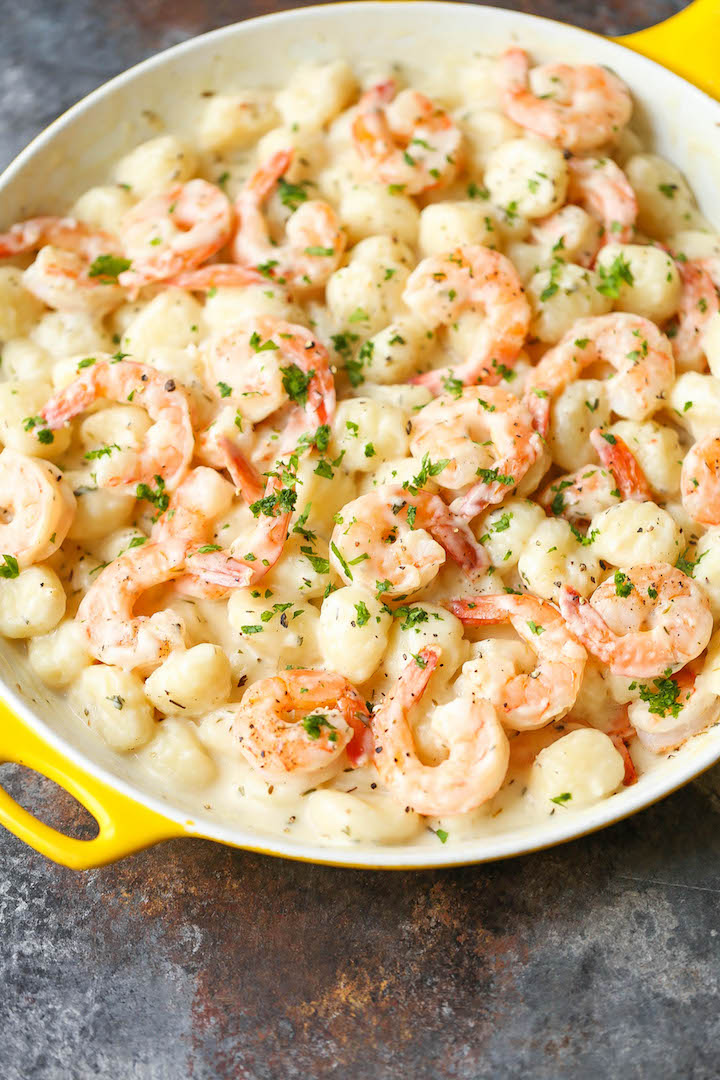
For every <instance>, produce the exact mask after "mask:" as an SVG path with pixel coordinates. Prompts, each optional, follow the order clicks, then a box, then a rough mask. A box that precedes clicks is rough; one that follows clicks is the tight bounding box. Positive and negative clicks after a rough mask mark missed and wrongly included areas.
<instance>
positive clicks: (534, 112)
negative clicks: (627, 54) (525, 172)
mask: <svg viewBox="0 0 720 1080" xmlns="http://www.w3.org/2000/svg"><path fill="white" fill-rule="evenodd" d="M535 71H536V73H537V76H538V78H541V79H542V81H543V84H545V83H547V84H548V86H549V87H551V89H550V92H549V93H548V94H545V95H543V96H542V97H536V95H535V94H534V93H533V92H532V90H531V89H530V87H529V74H530V59H529V57H528V54H527V53H526V52H525V50H524V49H518V48H511V49H508V50H507V51H506V52H505V53H503V55H502V56H501V57H500V61H499V76H500V84H501V95H502V98H501V99H502V106H503V109H504V111H505V113H506V114H507V116H509V117H510V119H511V120H513V121H514V122H515V123H516V124H519V125H520V127H524V128H527V129H528V130H529V131H532V132H534V133H535V134H536V135H541V136H543V138H546V139H550V140H551V141H552V142H555V143H557V144H558V145H559V146H563V147H565V148H566V149H568V150H573V151H585V150H592V149H594V148H595V147H596V146H601V145H602V144H603V143H606V142H610V141H612V140H614V139H615V138H616V136H617V135H618V133H619V132H620V130H621V129H622V128H624V127H625V125H626V124H627V122H628V120H629V119H630V115H631V113H632V98H631V97H630V92H629V90H628V88H627V87H626V86H625V84H624V83H623V82H622V81H621V80H620V79H619V78H618V77H617V75H613V73H612V72H611V71H608V70H607V69H606V68H602V67H597V66H596V65H594V64H576V65H570V64H543V65H542V66H541V67H538V68H536V69H535Z"/></svg>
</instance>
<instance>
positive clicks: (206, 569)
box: [171, 470, 295, 599]
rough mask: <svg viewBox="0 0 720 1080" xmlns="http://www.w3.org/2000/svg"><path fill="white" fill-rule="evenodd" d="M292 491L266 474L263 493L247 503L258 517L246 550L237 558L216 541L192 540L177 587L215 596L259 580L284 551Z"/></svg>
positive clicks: (210, 596) (208, 596) (275, 477)
mask: <svg viewBox="0 0 720 1080" xmlns="http://www.w3.org/2000/svg"><path fill="white" fill-rule="evenodd" d="M196 471H197V470H196ZM294 495H295V493H294V491H293V490H292V489H291V488H283V486H282V482H281V480H280V478H279V477H277V476H270V477H268V481H267V485H266V488H265V495H264V496H263V498H262V499H260V500H259V501H258V502H256V503H253V504H252V505H251V507H250V509H251V510H252V512H253V514H254V516H255V517H256V518H257V519H258V521H257V525H256V526H255V530H254V532H253V535H252V536H251V538H250V539H249V540H246V541H245V543H244V544H243V547H245V548H247V554H246V555H244V556H242V557H241V558H238V557H237V556H235V555H233V554H231V552H230V551H228V550H223V549H219V550H218V549H217V545H208V544H198V542H197V540H195V541H194V542H193V543H192V544H188V548H187V550H186V557H185V566H186V568H187V570H188V574H187V575H186V576H184V577H183V578H181V579H180V580H179V581H178V582H176V588H177V589H178V591H179V592H183V593H187V594H188V595H191V596H202V597H206V598H209V599H217V598H219V597H221V596H224V595H225V594H226V593H227V591H228V590H229V589H243V588H247V587H249V586H251V585H256V584H257V583H258V582H259V581H261V580H262V579H263V578H264V577H265V575H266V574H267V573H268V571H269V570H271V569H272V567H273V566H274V565H275V563H276V562H277V561H278V559H279V558H280V556H281V555H282V553H283V547H284V545H285V541H286V540H287V535H288V527H289V524H290V517H291V515H292V511H293V509H294V506H295V498H294ZM172 531H173V528H172V526H171V532H172ZM210 548H213V550H209V549H210Z"/></svg>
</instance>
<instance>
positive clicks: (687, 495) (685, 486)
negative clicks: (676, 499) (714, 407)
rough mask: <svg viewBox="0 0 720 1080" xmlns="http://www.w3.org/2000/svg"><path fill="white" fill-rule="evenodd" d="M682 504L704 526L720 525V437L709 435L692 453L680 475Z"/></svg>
mask: <svg viewBox="0 0 720 1080" xmlns="http://www.w3.org/2000/svg"><path fill="white" fill-rule="evenodd" d="M680 491H681V493H682V504H683V506H684V507H685V510H686V511H687V513H688V514H689V515H690V517H691V518H692V519H693V521H697V522H699V524H701V525H720V436H718V435H707V436H706V437H705V438H704V439H700V440H699V441H698V442H696V443H693V445H692V446H691V447H690V449H689V450H688V452H687V454H686V455H685V459H684V460H683V463H682V472H681V474H680Z"/></svg>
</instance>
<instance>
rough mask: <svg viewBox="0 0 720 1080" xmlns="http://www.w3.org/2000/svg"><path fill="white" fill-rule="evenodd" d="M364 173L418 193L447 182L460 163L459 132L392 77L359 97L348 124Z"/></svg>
mask: <svg viewBox="0 0 720 1080" xmlns="http://www.w3.org/2000/svg"><path fill="white" fill-rule="evenodd" d="M352 134H353V142H354V144H355V149H356V150H357V152H358V154H359V155H360V158H361V160H362V161H363V162H364V163H365V165H366V168H367V170H368V173H369V175H370V176H371V177H372V178H373V179H379V180H381V181H383V183H386V184H394V185H398V186H399V187H400V188H401V189H402V190H403V191H405V192H406V193H407V194H408V195H418V194H419V193H420V192H422V191H429V190H430V189H431V188H437V187H440V186H443V185H446V184H449V183H450V182H451V181H452V180H453V179H454V178H455V175H456V173H457V170H458V167H459V165H460V164H461V152H462V133H461V131H460V129H459V128H458V127H457V125H456V124H455V123H454V122H453V121H452V120H451V119H450V117H449V116H448V114H447V113H446V112H444V111H443V110H442V109H440V108H438V106H437V105H435V104H434V103H433V102H432V101H430V99H429V98H426V97H425V95H424V94H419V93H418V92H417V91H416V90H401V91H400V93H398V92H397V85H396V83H395V81H394V79H388V80H387V81H386V82H383V83H378V85H377V86H373V87H372V88H371V89H370V90H368V91H367V92H366V93H364V94H363V96H362V97H361V98H360V101H359V103H358V106H357V112H356V115H355V119H354V121H353V126H352Z"/></svg>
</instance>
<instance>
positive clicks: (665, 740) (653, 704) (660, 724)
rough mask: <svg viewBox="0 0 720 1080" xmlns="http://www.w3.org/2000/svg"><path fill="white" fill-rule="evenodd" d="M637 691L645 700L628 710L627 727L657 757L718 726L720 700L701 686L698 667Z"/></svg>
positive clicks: (694, 666)
mask: <svg viewBox="0 0 720 1080" xmlns="http://www.w3.org/2000/svg"><path fill="white" fill-rule="evenodd" d="M638 689H639V691H640V693H641V695H642V696H641V697H640V699H639V700H637V701H632V702H631V703H630V704H629V705H628V706H627V717H628V725H629V726H630V725H631V726H630V730H631V731H632V732H633V734H637V737H638V741H639V742H640V743H641V744H642V745H643V746H644V747H646V748H647V749H648V750H652V751H653V753H655V754H663V753H667V751H668V750H675V749H676V748H677V747H678V746H682V744H683V743H684V742H687V740H688V739H689V738H691V737H692V736H693V735H697V734H698V733H699V732H701V731H705V729H706V728H708V727H710V725H711V724H713V723H716V722H717V719H718V710H719V709H720V698H718V696H717V694H715V693H713V692H712V691H711V690H708V689H707V688H706V687H705V686H703V685H702V679H701V678H698V671H697V670H696V664H695V663H693V664H688V665H687V667H684V668H682V669H681V670H680V671H677V672H675V674H674V675H673V676H671V677H670V678H668V677H667V676H664V677H662V678H659V679H653V680H652V682H651V684H650V685H649V686H641V687H639V688H638Z"/></svg>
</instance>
